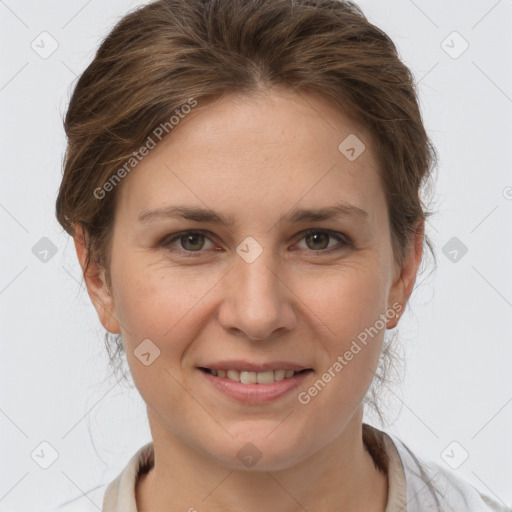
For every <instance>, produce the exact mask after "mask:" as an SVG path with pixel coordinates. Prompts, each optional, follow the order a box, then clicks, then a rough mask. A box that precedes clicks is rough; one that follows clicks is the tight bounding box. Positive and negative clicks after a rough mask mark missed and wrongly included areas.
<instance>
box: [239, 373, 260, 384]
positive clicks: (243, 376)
mask: <svg viewBox="0 0 512 512" xmlns="http://www.w3.org/2000/svg"><path fill="white" fill-rule="evenodd" d="M240 382H241V383H243V384H256V372H240Z"/></svg>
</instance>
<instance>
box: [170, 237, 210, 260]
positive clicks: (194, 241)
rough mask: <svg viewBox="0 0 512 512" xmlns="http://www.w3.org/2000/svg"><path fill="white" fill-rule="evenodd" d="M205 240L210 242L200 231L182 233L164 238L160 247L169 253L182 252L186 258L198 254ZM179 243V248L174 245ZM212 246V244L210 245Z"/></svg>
mask: <svg viewBox="0 0 512 512" xmlns="http://www.w3.org/2000/svg"><path fill="white" fill-rule="evenodd" d="M205 240H209V241H210V243H212V242H211V240H210V239H209V238H208V237H207V236H206V234H205V233H203V232H202V231H183V232H181V233H176V234H174V235H171V236H169V237H167V238H164V239H163V240H162V242H161V243H160V245H161V246H162V247H164V248H166V249H169V250H170V251H174V252H184V253H186V254H187V256H195V254H193V253H200V252H201V249H203V248H204V246H205ZM175 242H179V245H180V247H177V248H176V247H175V246H174V243H175ZM212 245H213V244H212Z"/></svg>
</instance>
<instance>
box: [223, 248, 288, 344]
mask: <svg viewBox="0 0 512 512" xmlns="http://www.w3.org/2000/svg"><path fill="white" fill-rule="evenodd" d="M251 243H252V244H253V242H251V241H249V242H248V244H247V245H244V243H242V244H240V246H239V247H238V248H237V253H238V255H239V257H237V259H236V260H235V263H234V268H233V269H232V271H231V272H230V273H229V276H228V278H229V287H228V290H229V292H228V295H227V296H226V297H225V300H224V301H223V304H222V307H221V310H220V321H221V323H222V325H223V327H224V328H225V329H236V330H237V331H242V332H243V333H244V334H245V335H246V336H248V337H249V338H250V339H259V340H263V339H266V338H268V337H270V336H271V335H272V333H273V332H274V331H276V330H277V329H282V328H285V329H290V328H292V326H293V325H294V322H295V313H294V310H293V307H292V304H291V302H290V299H291V298H290V293H289V290H288V288H287V287H286V286H285V285H284V284H283V282H282V281H281V280H282V277H281V276H280V275H279V263H277V264H276V261H275V259H274V256H273V254H272V251H271V250H270V249H263V247H261V246H260V248H261V249H258V248H257V247H256V246H255V244H253V245H251ZM258 245H259V244H258ZM243 249H245V252H244V251H243Z"/></svg>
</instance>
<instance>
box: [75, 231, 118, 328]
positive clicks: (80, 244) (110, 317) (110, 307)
mask: <svg viewBox="0 0 512 512" xmlns="http://www.w3.org/2000/svg"><path fill="white" fill-rule="evenodd" d="M73 228H74V233H75V234H74V236H73V241H74V244H75V250H76V254H77V257H78V261H79V263H80V267H81V269H82V275H83V278H84V282H85V286H86V288H87V293H88V294H89V298H90V299H91V302H92V304H93V306H94V308H95V309H96V313H97V314H98V318H99V320H100V322H101V324H102V325H103V327H104V328H105V329H106V330H107V331H109V332H110V333H112V334H118V333H120V332H121V330H120V327H119V322H118V320H117V315H116V311H115V303H114V298H113V296H112V293H111V290H110V288H109V286H108V284H107V281H106V278H105V269H104V268H103V267H102V266H101V265H100V264H99V263H96V262H93V261H91V262H90V264H89V268H88V269H87V271H86V270H85V265H86V260H87V253H88V247H87V246H88V244H87V240H88V238H87V232H86V230H84V229H83V227H82V226H81V225H74V226H73Z"/></svg>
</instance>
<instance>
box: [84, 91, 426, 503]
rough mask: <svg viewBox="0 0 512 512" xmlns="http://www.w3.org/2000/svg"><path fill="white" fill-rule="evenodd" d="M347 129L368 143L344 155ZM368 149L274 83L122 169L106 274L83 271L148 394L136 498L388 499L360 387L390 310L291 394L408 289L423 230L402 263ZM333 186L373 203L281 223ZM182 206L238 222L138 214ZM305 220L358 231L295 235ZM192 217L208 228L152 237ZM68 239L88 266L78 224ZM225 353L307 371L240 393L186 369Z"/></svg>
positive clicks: (198, 117)
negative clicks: (247, 399) (260, 397)
mask: <svg viewBox="0 0 512 512" xmlns="http://www.w3.org/2000/svg"><path fill="white" fill-rule="evenodd" d="M349 134H356V135H357V136H358V137H359V139H361V140H362V141H364V143H365V145H366V150H365V151H364V152H363V153H362V154H361V155H360V156H359V157H358V158H357V159H356V160H355V161H349V160H348V159H347V158H346V157H345V156H344V155H343V154H342V153H341V152H340V151H339V150H338V145H339V144H340V143H341V142H342V141H343V140H344V139H345V138H346V137H347V136H348V135H349ZM372 147H373V143H372V140H371V137H370V136H369V134H368V133H366V132H365V131H364V130H363V129H362V128H361V127H358V126H356V125H355V124H354V123H353V122H352V121H351V120H350V119H349V118H348V117H347V116H346V115H345V114H344V113H343V112H342V111H341V110H340V109H334V108H333V106H332V104H331V103H330V102H328V101H327V100H326V99H324V98H322V97H320V96H316V95H312V94H305V93H301V94H298V93H296V92H293V91H289V90H287V89H280V88H274V89H271V90H268V91H266V92H265V93H261V94H258V95H252V96H234V95H230V96H226V97H224V98H222V99H221V100H218V101H217V102H214V103H211V104H209V105H207V106H206V107H205V108H200V107H197V108H196V109H195V110H193V111H192V113H191V114H189V115H188V116H187V117H186V118H185V119H184V120H182V121H181V122H180V124H179V125H178V126H176V127H175V128H174V130H173V131H172V132H171V134H170V136H168V137H167V138H165V139H164V140H163V141H162V142H160V143H159V144H158V146H157V147H156V148H155V149H153V150H152V151H151V152H150V153H149V155H148V156H146V157H145V158H144V160H143V161H142V162H141V163H140V164H139V165H138V166H137V168H136V169H135V170H134V171H133V172H132V173H131V174H130V175H128V176H127V177H126V178H125V179H124V181H123V183H122V186H121V187H120V189H119V190H118V191H117V192H118V193H119V194H120V195H119V197H118V200H119V202H118V206H117V211H116V218H115V225H114V230H113V239H112V247H111V251H112V252H111V279H112V288H111V289H109V287H108V286H107V284H106V282H107V281H106V279H105V269H103V268H101V267H99V266H96V267H91V270H90V272H89V273H88V275H87V276H85V282H86V285H87V289H88V292H89V295H90V297H91V300H92V302H93V304H94V306H95V308H96V311H97V313H98V316H99V319H100V321H101V323H102V325H103V326H104V327H105V328H106V329H107V330H108V331H110V332H112V333H119V332H120V333H121V334H122V336H123V340H124V343H125V349H126V355H127V359H128V363H129V366H130V369H131V373H132V376H133V379H134V382H135V385H136V387H137V389H138V390H139V392H140V394H141V396H142V398H143V399H144V401H145V403H146V404H147V412H148V420H149V424H150V428H151V433H152V437H153V443H154V450H155V467H154V469H153V470H152V471H150V472H149V473H148V474H147V475H146V476H144V477H143V478H142V479H141V481H140V483H139V485H138V487H137V490H136V497H137V504H138V510H142V511H147V510H151V511H152V512H155V511H156V512H158V511H164V510H165V511H169V510H176V511H178V510H180V511H185V510H190V509H192V510H193V508H195V509H197V510H198V511H208V512H217V511H219V512H220V511H224V512H225V511H238V510H244V511H246V512H253V511H260V510H266V509H268V508H269V505H270V504H271V508H272V509H273V510H279V511H283V512H295V511H299V510H300V511H302V510H304V509H306V510H308V511H311V512H312V511H323V512H325V511H340V510H343V511H355V510H366V511H369V512H371V511H384V509H385V506H386V502H387V485H388V482H387V476H386V475H385V474H383V473H381V472H379V471H378V470H377V469H376V468H375V466H374V464H373V461H372V458H371V456H370V455H369V454H368V452H367V451H366V450H365V448H364V445H363V442H362V414H363V405H362V401H363V398H364V396H365V394H366V392H367V390H368V387H369V385H370V383H371V380H372V377H373V375H374V373H375V370H376V368H377V364H378V359H379V354H380V351H381V348H382V340H383V337H384V333H385V330H386V328H388V329H391V328H393V327H395V326H396V324H397V322H398V318H397V317H395V318H392V319H390V320H388V321H387V324H386V326H385V328H383V329H381V330H380V331H379V333H378V335H376V336H374V337H373V339H371V341H370V342H369V343H368V344H367V345H366V346H365V347H364V348H363V349H362V350H361V351H360V352H359V353H358V354H357V355H355V356H354V358H353V359H352V360H351V361H350V362H349V363H348V364H347V365H346V366H344V368H343V370H342V371H340V372H338V373H337V374H336V377H335V378H333V379H332V380H331V382H329V383H328V384H327V385H326V386H325V388H324V389H322V390H321V392H319V393H318V394H317V396H315V397H313V398H312V399H311V401H310V402H309V403H308V404H307V405H303V404H301V403H299V402H298V400H297V395H298V393H299V392H300V391H304V390H307V389H308V388H309V387H310V386H312V384H313V383H314V382H315V381H317V380H318V379H319V377H320V376H321V375H322V374H323V373H324V372H325V371H327V369H328V368H329V367H332V366H333V363H334V362H335V361H336V360H337V358H338V356H339V355H343V354H344V353H345V352H346V351H347V350H348V349H349V347H350V345H351V343H352V341H353V340H354V339H356V338H357V335H358V334H359V333H361V332H362V331H364V329H365V328H368V327H370V326H373V325H374V324H375V322H376V320H377V319H378V318H379V315H380V314H383V313H385V312H386V311H387V310H389V309H390V308H391V307H392V305H393V304H394V303H395V304H396V303H398V304H400V305H401V307H402V311H403V308H405V304H406V302H407V300H408V298H409V296H410V293H411V291H412V288H413V286H414V281H415V278H416V273H417V270H418V266H419V263H420V260H421V253H422V240H423V238H422V232H421V231H420V233H419V234H418V235H417V236H416V238H415V239H414V240H413V241H412V242H411V245H410V247H409V248H408V249H409V250H408V253H407V256H406V258H405V260H404V262H403V265H402V266H399V265H398V264H397V263H396V260H395V258H394V255H393V252H392V247H391V238H390V228H389V219H388V215H387V208H386V200H385V195H384V192H383V188H382V185H381V182H380V177H379V174H378V171H379V167H378V163H377V159H376V156H375V154H374V153H373V149H372ZM340 200H343V201H346V202H347V203H350V204H352V205H355V206H357V207H359V208H361V209H363V210H364V211H366V212H367V217H366V218H357V217H354V216H352V217H349V216H346V217H340V218H334V219H329V220H323V221H317V220H315V221H303V222H300V223H289V222H279V217H280V216H281V215H285V214H287V213H288V212H290V211H291V210H293V209H295V208H321V207H326V206H330V205H331V204H334V203H336V202H338V201H340ZM176 204H186V205H189V206H197V207H203V208H206V207H208V208H210V209H212V210H214V211H216V212H218V213H220V214H223V215H226V216H228V215H231V216H233V218H234V220H235V224H234V225H232V226H231V227H226V226H223V225H220V224H215V223H213V222H196V221H191V220H179V219H171V218H159V219H156V218H155V219H152V220H151V221H149V220H148V221H147V222H139V221H138V220H137V218H138V216H139V215H140V214H141V213H142V212H144V211H147V210H150V209H155V208H160V207H165V206H168V205H176ZM313 228H314V229H327V230H331V231H333V232H334V233H339V234H342V235H345V236H346V237H348V238H349V239H350V240H351V243H348V244H344V243H343V242H340V241H339V240H338V239H336V238H335V237H333V236H322V235H321V233H320V234H317V238H316V239H313V240H311V239H308V237H306V236H305V235H304V234H301V232H303V231H304V230H306V229H313ZM420 228H422V224H420ZM197 229H202V230H204V231H206V232H207V233H206V234H205V237H204V238H201V237H199V238H198V239H196V240H195V241H194V240H192V243H190V242H189V243H188V245H187V239H186V238H185V239H184V238H181V241H180V239H177V240H176V241H174V242H172V243H169V245H167V246H165V245H164V244H161V242H162V241H164V240H165V238H166V237H167V238H168V237H169V235H172V234H174V233H180V232H182V231H187V230H197ZM248 236H250V237H253V238H254V239H255V240H256V241H257V242H258V244H259V245H260V246H261V248H262V253H261V254H260V255H259V257H258V258H257V259H256V260H255V261H253V262H252V263H248V262H247V261H245V260H244V259H243V258H241V257H240V256H239V255H238V254H237V252H236V248H237V246H238V245H239V244H240V243H241V242H242V241H243V240H244V239H245V238H246V237H248ZM75 247H76V250H77V254H78V257H79V260H80V263H81V265H82V267H83V265H84V263H85V255H86V250H85V247H84V243H83V236H81V235H80V233H79V232H78V234H77V235H76V237H75ZM172 248H174V251H172V250H171V249H172ZM187 249H188V252H189V253H191V252H194V250H195V252H194V254H195V255H196V256H195V257H187V256H186V254H185V253H186V252H187ZM180 250H181V252H180ZM197 254H199V256H197ZM145 339H150V340H152V342H153V343H154V344H155V345H156V346H158V348H159V349H160V356H159V357H158V358H157V359H155V360H154V362H153V363H152V364H151V365H149V366H145V365H143V364H141V362H140V361H139V360H138V359H137V358H136V357H135V355H134V350H135V349H136V348H137V346H138V345H139V344H140V343H141V341H142V340H145ZM223 359H224V360H225V359H244V360H249V361H256V362H267V361H276V360H285V361H292V362H296V363H299V364H303V365H304V366H306V367H309V368H313V370H314V371H313V372H312V373H311V374H310V375H309V376H308V378H307V380H306V381H305V382H304V384H303V385H302V386H301V387H300V389H298V390H296V391H292V392H291V393H289V394H287V395H286V396H285V397H282V398H279V399H278V400H275V401H274V402H271V403H267V404H265V405H255V404H243V403H239V402H235V401H234V400H233V399H231V398H228V397H226V396H225V395H223V394H221V393H219V392H218V391H217V390H215V389H213V386H211V384H209V382H207V380H206V379H205V377H204V375H203V374H202V373H201V372H200V370H198V369H197V368H196V367H197V366H199V365H201V364H203V365H206V364H205V363H206V362H212V361H218V360H223ZM249 442H250V443H252V444H254V445H255V446H256V447H257V448H258V450H259V451H260V452H261V454H262V457H261V459H260V460H259V461H258V462H257V463H256V464H255V465H254V466H252V467H251V468H247V467H245V466H244V465H243V464H242V462H241V461H240V460H239V459H238V457H237V452H238V451H239V450H240V449H241V448H242V447H244V446H245V445H246V443H249ZM192 507H193V508H192Z"/></svg>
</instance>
